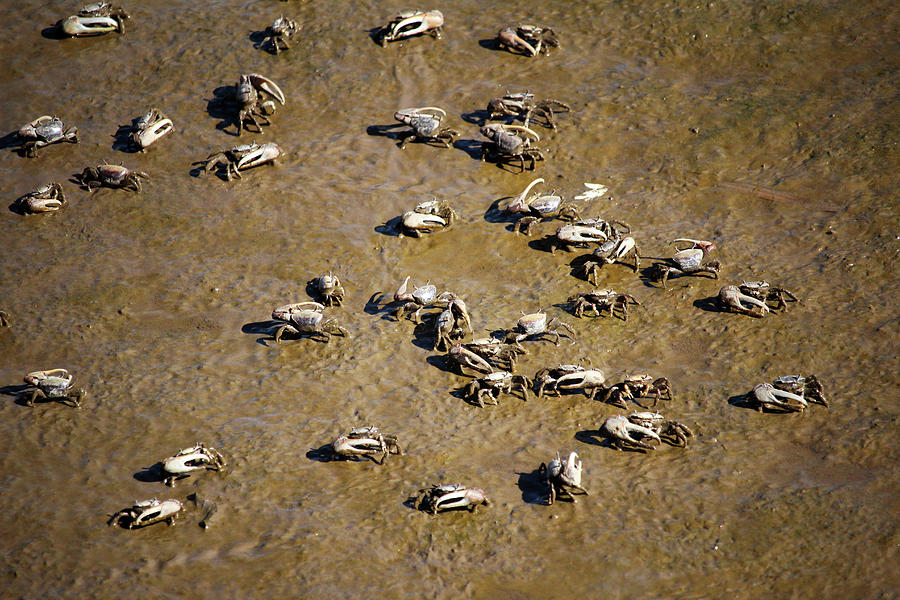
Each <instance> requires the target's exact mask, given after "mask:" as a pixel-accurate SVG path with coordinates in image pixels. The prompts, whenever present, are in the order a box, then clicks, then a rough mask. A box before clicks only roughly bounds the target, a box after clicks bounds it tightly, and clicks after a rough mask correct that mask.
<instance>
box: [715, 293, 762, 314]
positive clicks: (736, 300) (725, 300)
mask: <svg viewBox="0 0 900 600" xmlns="http://www.w3.org/2000/svg"><path fill="white" fill-rule="evenodd" d="M742 302H747V303H749V304H752V305H753V306H755V307H756V308H757V309H758V310H755V309H754V308H752V307H749V306H744V305H743V304H742ZM719 306H720V307H721V308H722V309H723V310H730V311H732V312H737V313H741V314H744V315H750V316H751V317H762V316H764V315H765V314H766V313H768V312H769V307H768V306H767V305H766V303H765V302H763V301H762V300H759V299H757V298H754V297H753V296H748V295H747V294H744V293H743V292H741V289H740V288H739V287H738V286H736V285H726V286H725V287H723V288H722V289H721V290H719Z"/></svg>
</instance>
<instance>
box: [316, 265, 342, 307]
mask: <svg viewBox="0 0 900 600" xmlns="http://www.w3.org/2000/svg"><path fill="white" fill-rule="evenodd" d="M310 283H311V284H312V286H313V287H314V288H315V290H316V292H317V293H318V294H319V296H320V297H321V298H322V304H324V305H325V306H340V305H341V304H342V303H343V302H344V286H342V285H341V280H340V279H338V276H337V275H335V274H334V273H328V274H327V275H319V276H318V277H316V278H315V279H313V280H312V281H311V282H310Z"/></svg>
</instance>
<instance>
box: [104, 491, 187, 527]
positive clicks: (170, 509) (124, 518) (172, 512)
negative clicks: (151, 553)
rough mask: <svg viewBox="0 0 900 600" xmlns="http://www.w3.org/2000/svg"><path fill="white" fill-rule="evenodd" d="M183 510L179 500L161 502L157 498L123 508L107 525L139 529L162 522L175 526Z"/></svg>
mask: <svg viewBox="0 0 900 600" xmlns="http://www.w3.org/2000/svg"><path fill="white" fill-rule="evenodd" d="M183 508H184V505H182V504H181V502H179V501H178V500H163V501H162V502H160V501H159V500H157V499H156V498H151V499H150V500H144V501H142V502H137V501H135V503H134V505H133V506H130V507H129V508H123V509H122V510H120V511H119V512H117V513H116V514H114V515H112V516H111V517H110V519H109V521H107V522H106V524H107V525H113V524H115V525H118V526H119V527H122V528H124V529H139V528H141V527H146V526H147V525H153V524H154V523H159V522H160V521H165V522H166V523H168V524H169V525H174V524H175V518H176V517H177V515H178V513H179V512H181V510H182V509H183Z"/></svg>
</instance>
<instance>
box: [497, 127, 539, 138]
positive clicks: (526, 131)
mask: <svg viewBox="0 0 900 600" xmlns="http://www.w3.org/2000/svg"><path fill="white" fill-rule="evenodd" d="M501 125H502V128H503V129H505V130H506V131H521V132H522V133H524V134H526V135H528V136H529V137H530V138H531V139H533V140H534V141H536V142H539V141H541V136H539V135H538V134H537V132H536V131H534V130H533V129H529V128H528V127H523V126H522V125H506V124H501Z"/></svg>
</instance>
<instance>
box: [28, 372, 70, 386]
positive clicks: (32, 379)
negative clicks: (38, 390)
mask: <svg viewBox="0 0 900 600" xmlns="http://www.w3.org/2000/svg"><path fill="white" fill-rule="evenodd" d="M48 377H60V378H62V379H72V376H71V375H69V372H68V371H67V370H66V369H47V370H44V371H32V372H31V373H28V374H27V375H25V383H28V384H31V385H37V384H38V382H39V381H43V380H44V379H47V378H48Z"/></svg>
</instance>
